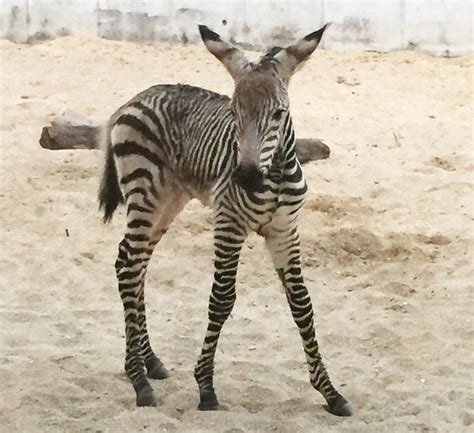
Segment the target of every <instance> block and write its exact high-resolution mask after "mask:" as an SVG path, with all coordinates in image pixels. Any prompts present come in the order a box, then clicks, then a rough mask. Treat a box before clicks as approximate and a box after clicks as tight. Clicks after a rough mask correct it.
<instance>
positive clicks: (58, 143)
mask: <svg viewBox="0 0 474 433" xmlns="http://www.w3.org/2000/svg"><path fill="white" fill-rule="evenodd" d="M100 130H101V127H100V126H98V125H97V124H94V122H92V121H91V120H90V119H89V118H87V117H84V116H82V115H80V114H76V113H73V112H66V113H65V114H63V115H62V116H58V117H56V118H55V119H54V120H53V121H52V122H51V125H50V126H45V127H43V130H42V131H41V137H40V140H39V143H40V145H41V147H43V148H44V149H50V150H61V149H97V148H98V147H99V136H100ZM330 153H331V151H330V149H329V147H328V146H327V145H326V144H324V143H323V142H322V141H321V140H318V139H313V138H297V139H296V154H297V156H298V160H299V161H300V163H302V164H305V163H306V162H309V161H315V160H318V159H326V158H329V155H330Z"/></svg>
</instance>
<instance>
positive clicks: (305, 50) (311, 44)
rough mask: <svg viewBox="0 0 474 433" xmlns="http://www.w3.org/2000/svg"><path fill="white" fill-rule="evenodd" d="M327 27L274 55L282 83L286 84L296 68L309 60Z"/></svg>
mask: <svg viewBox="0 0 474 433" xmlns="http://www.w3.org/2000/svg"><path fill="white" fill-rule="evenodd" d="M329 25H330V23H327V24H325V25H324V27H321V28H320V29H319V30H316V31H315V32H313V33H310V34H309V35H306V36H305V37H304V38H302V39H300V40H299V41H297V42H296V43H295V44H293V45H290V46H289V47H286V48H285V49H284V50H281V51H280V52H278V53H277V54H276V55H275V59H276V60H278V62H279V63H280V76H281V78H282V79H283V80H284V81H286V82H288V81H289V80H290V78H291V76H292V75H293V74H294V73H295V71H296V70H297V69H298V66H301V65H302V64H303V63H304V62H305V61H306V60H307V59H308V58H309V56H310V55H311V54H312V53H313V51H314V50H315V49H316V47H317V46H318V45H319V42H320V41H321V38H322V37H323V33H324V31H325V30H326V28H327V27H328V26H329Z"/></svg>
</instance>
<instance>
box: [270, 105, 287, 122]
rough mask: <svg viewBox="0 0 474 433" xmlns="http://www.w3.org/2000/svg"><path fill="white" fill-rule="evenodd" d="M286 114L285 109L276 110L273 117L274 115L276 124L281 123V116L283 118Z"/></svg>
mask: <svg viewBox="0 0 474 433" xmlns="http://www.w3.org/2000/svg"><path fill="white" fill-rule="evenodd" d="M284 112H285V110H283V108H277V109H276V110H275V112H274V113H273V115H272V119H273V120H274V121H275V122H279V121H280V120H281V116H283V113H284Z"/></svg>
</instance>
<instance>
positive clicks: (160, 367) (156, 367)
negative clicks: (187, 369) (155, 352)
mask: <svg viewBox="0 0 474 433" xmlns="http://www.w3.org/2000/svg"><path fill="white" fill-rule="evenodd" d="M146 370H147V373H148V377H150V378H152V379H166V378H167V377H169V375H170V374H169V373H168V370H167V369H166V367H165V365H164V364H163V363H162V362H161V360H160V359H158V358H156V357H155V358H152V359H151V360H150V361H148V362H147V363H146Z"/></svg>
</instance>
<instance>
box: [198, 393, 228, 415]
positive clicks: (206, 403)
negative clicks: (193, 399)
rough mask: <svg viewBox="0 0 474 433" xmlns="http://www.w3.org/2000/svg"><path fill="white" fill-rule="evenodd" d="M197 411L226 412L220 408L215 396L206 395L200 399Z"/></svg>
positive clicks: (223, 407)
mask: <svg viewBox="0 0 474 433" xmlns="http://www.w3.org/2000/svg"><path fill="white" fill-rule="evenodd" d="M198 409H199V410H203V411H204V410H226V409H227V408H226V407H225V406H222V405H220V404H219V402H218V401H217V397H216V395H215V394H208V395H205V396H202V397H201V401H200V403H199V406H198Z"/></svg>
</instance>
